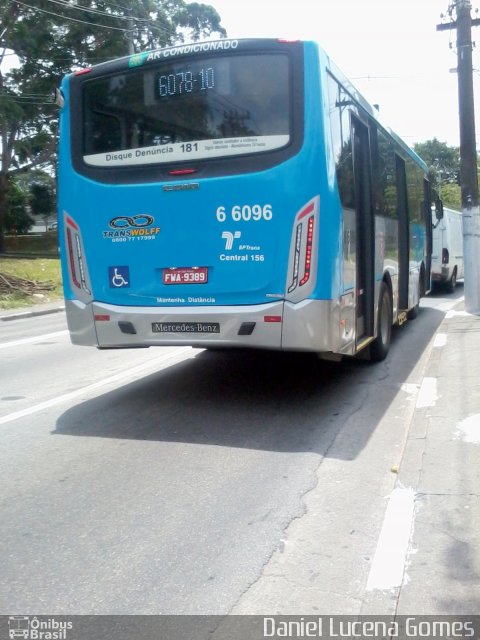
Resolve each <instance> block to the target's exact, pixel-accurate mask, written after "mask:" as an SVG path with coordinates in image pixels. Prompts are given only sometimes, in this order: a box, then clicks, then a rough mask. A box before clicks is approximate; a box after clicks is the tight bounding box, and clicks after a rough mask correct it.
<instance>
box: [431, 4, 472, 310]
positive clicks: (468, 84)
mask: <svg viewBox="0 0 480 640" xmlns="http://www.w3.org/2000/svg"><path fill="white" fill-rule="evenodd" d="M451 8H455V9H456V13H457V19H456V21H451V22H449V23H442V24H438V25H437V31H446V30H449V29H456V30H457V71H458V114H459V122H460V184H461V189H462V213H463V254H464V262H465V309H466V310H467V311H468V312H469V313H474V314H479V315H480V206H479V205H480V203H479V198H478V176H477V148H476V138H475V107H474V97H473V65H472V48H473V44H472V26H479V25H480V20H479V19H473V20H472V16H471V9H472V5H471V2H470V0H455V1H454V2H453V3H452V5H451Z"/></svg>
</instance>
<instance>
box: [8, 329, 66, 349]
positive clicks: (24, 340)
mask: <svg viewBox="0 0 480 640" xmlns="http://www.w3.org/2000/svg"><path fill="white" fill-rule="evenodd" d="M67 334H68V329H64V330H63V331H54V332H53V333H44V334H43V335H41V336H32V337H30V338H21V339H20V340H12V341H11V342H3V343H1V344H0V349H7V348H8V347H19V346H20V345H22V344H32V343H33V342H42V340H51V339H52V338H58V337H59V336H66V335H67Z"/></svg>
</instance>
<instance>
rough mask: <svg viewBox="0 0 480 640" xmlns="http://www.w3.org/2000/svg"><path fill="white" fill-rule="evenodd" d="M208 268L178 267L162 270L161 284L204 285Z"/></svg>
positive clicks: (206, 280)
mask: <svg viewBox="0 0 480 640" xmlns="http://www.w3.org/2000/svg"><path fill="white" fill-rule="evenodd" d="M207 282H208V267H179V268H178V269H164V270H163V284H205V283H207Z"/></svg>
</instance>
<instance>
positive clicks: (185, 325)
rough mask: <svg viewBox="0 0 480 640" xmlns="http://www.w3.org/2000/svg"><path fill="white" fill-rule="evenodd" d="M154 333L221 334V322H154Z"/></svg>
mask: <svg viewBox="0 0 480 640" xmlns="http://www.w3.org/2000/svg"><path fill="white" fill-rule="evenodd" d="M152 332H153V333H220V323H219V322H152Z"/></svg>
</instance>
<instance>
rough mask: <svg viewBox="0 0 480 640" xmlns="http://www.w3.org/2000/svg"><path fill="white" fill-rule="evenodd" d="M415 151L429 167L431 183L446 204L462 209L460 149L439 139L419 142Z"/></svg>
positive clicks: (415, 146)
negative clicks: (459, 181)
mask: <svg viewBox="0 0 480 640" xmlns="http://www.w3.org/2000/svg"><path fill="white" fill-rule="evenodd" d="M414 149H415V151H416V152H417V153H418V155H419V156H420V157H421V158H422V159H423V160H424V161H425V163H426V164H427V165H428V167H429V176H430V182H431V184H432V185H433V187H434V188H435V189H436V190H437V191H438V193H439V195H440V196H441V198H442V200H443V202H444V204H445V205H446V206H448V207H452V208H453V209H459V208H461V191H460V186H459V184H458V177H459V175H460V149H459V147H449V146H448V145H447V144H446V143H445V142H440V141H439V140H437V138H433V140H427V141H426V142H419V143H417V144H415V145H414Z"/></svg>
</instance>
